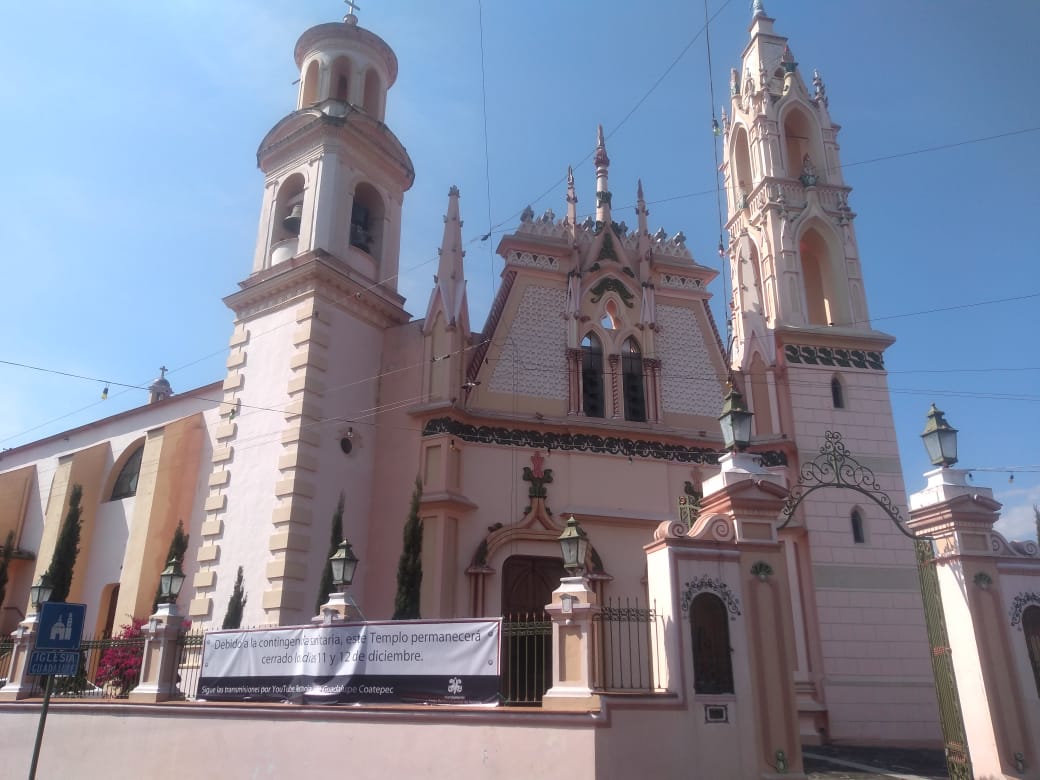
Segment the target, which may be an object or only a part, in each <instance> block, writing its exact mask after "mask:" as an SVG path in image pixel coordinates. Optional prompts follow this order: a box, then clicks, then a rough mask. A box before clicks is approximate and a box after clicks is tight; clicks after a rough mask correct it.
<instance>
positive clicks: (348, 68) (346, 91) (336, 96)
mask: <svg viewBox="0 0 1040 780" xmlns="http://www.w3.org/2000/svg"><path fill="white" fill-rule="evenodd" d="M353 73H354V66H353V63H352V62H351V61H350V58H349V57H337V58H336V59H335V60H333V62H332V69H331V71H330V73H329V97H330V98H332V99H333V100H342V101H343V102H344V103H350V102H351V99H350V98H351V94H350V79H351V76H352V75H353Z"/></svg>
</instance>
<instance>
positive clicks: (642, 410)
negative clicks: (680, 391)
mask: <svg viewBox="0 0 1040 780" xmlns="http://www.w3.org/2000/svg"><path fill="white" fill-rule="evenodd" d="M621 387H622V390H623V394H624V399H625V401H624V403H625V419H626V420H632V421H633V422H646V390H645V389H644V385H643V354H642V353H641V352H640V351H639V345H638V344H636V340H635V339H633V338H631V337H629V338H627V339H625V343H624V344H622V345H621Z"/></svg>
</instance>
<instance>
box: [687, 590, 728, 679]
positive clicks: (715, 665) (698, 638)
mask: <svg viewBox="0 0 1040 780" xmlns="http://www.w3.org/2000/svg"><path fill="white" fill-rule="evenodd" d="M690 630H691V631H692V634H693V636H692V639H693V690H694V692H695V693H733V663H732V660H731V658H730V647H729V617H728V616H727V614H726V605H725V604H723V603H722V599H720V598H719V597H718V596H716V595H715V594H714V593H700V594H698V595H697V596H696V597H695V598H694V599H693V603H692V604H691V605H690Z"/></svg>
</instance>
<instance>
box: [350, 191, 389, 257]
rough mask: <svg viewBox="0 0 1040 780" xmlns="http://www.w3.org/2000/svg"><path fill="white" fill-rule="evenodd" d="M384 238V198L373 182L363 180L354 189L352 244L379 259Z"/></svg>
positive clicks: (351, 220) (351, 228)
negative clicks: (367, 182)
mask: <svg viewBox="0 0 1040 780" xmlns="http://www.w3.org/2000/svg"><path fill="white" fill-rule="evenodd" d="M382 239H383V199H382V198H381V197H380V195H379V193H378V192H377V191H376V188H375V187H373V186H372V185H371V184H366V183H365V182H361V183H360V184H358V186H357V189H355V190H354V205H353V206H352V207H351V209H350V245H351V246H354V247H357V248H358V249H360V250H361V251H362V252H367V253H368V254H370V255H371V256H372V257H373V258H374V259H376V260H378V259H379V256H380V250H381V249H382Z"/></svg>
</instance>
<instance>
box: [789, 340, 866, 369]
mask: <svg viewBox="0 0 1040 780" xmlns="http://www.w3.org/2000/svg"><path fill="white" fill-rule="evenodd" d="M784 357H785V358H787V362H788V363H799V364H802V365H807V366H828V367H831V368H862V369H867V370H870V371H884V370H885V357H884V355H883V354H882V353H881V352H875V351H873V350H863V349H839V348H832V347H816V346H812V345H804V344H785V345H784Z"/></svg>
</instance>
